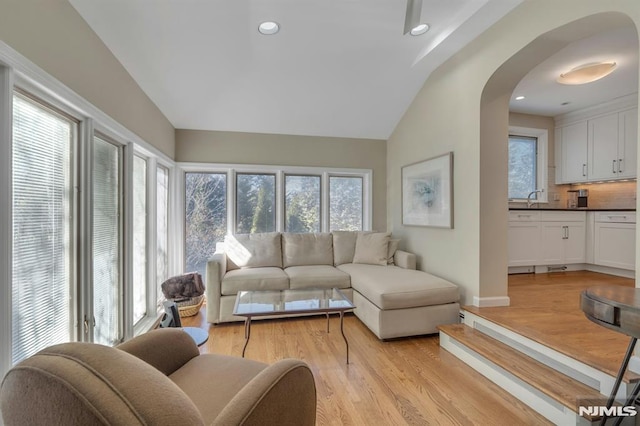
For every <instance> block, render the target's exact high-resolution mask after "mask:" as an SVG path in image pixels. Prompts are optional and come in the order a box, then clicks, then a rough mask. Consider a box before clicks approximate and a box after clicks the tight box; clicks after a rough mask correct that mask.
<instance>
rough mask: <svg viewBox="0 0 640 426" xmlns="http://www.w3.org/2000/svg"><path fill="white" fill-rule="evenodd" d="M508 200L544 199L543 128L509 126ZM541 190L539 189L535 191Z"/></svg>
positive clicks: (545, 176)
mask: <svg viewBox="0 0 640 426" xmlns="http://www.w3.org/2000/svg"><path fill="white" fill-rule="evenodd" d="M509 132H510V133H509V195H508V196H509V201H524V200H527V197H528V196H529V194H531V197H530V199H531V200H535V201H536V202H546V201H547V140H548V135H547V134H548V132H547V130H546V129H532V128H523V127H511V128H510V129H509ZM536 191H542V192H536Z"/></svg>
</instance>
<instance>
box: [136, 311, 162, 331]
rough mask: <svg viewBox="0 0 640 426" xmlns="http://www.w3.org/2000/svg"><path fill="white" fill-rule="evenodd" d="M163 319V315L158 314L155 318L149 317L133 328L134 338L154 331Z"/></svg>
mask: <svg viewBox="0 0 640 426" xmlns="http://www.w3.org/2000/svg"><path fill="white" fill-rule="evenodd" d="M161 319H162V313H156V315H155V316H149V315H147V316H146V317H144V318H143V319H141V320H140V321H138V323H137V324H136V325H135V326H134V327H133V336H134V337H137V336H140V335H141V334H144V333H146V332H148V331H150V330H153V329H154V328H156V327H157V326H158V324H159V323H160V320H161Z"/></svg>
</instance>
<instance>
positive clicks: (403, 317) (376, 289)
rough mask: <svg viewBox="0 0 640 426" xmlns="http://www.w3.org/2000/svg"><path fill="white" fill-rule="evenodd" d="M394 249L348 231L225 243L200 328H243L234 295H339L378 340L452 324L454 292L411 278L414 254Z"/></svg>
mask: <svg viewBox="0 0 640 426" xmlns="http://www.w3.org/2000/svg"><path fill="white" fill-rule="evenodd" d="M398 242H399V241H398V240H392V239H391V237H390V234H388V233H373V232H348V231H335V232H333V233H315V234H313V233H310V234H293V233H277V232H273V233H263V234H244V235H235V236H228V237H227V238H226V239H225V242H224V244H222V245H221V247H220V248H219V249H218V251H217V252H216V253H215V255H214V256H213V258H212V259H210V260H209V262H208V263H207V271H206V294H207V321H208V322H210V323H213V324H218V323H223V322H230V321H243V320H244V318H242V317H237V316H234V315H233V307H234V304H235V299H236V294H237V293H238V292H239V291H243V290H284V289H302V288H339V289H341V290H342V292H343V293H344V294H345V295H346V296H347V297H348V298H350V299H351V300H352V301H353V303H354V304H355V306H356V309H355V310H354V313H355V315H356V316H357V317H358V318H359V319H360V320H361V321H362V322H363V323H364V324H365V325H366V326H367V327H368V328H369V329H371V331H373V333H375V335H376V336H378V338H380V339H390V338H395V337H404V336H413V335H420V334H431V333H436V332H437V329H436V327H437V326H438V325H442V324H451V323H455V322H458V316H459V311H460V305H459V304H458V301H459V298H460V294H459V290H458V287H457V286H455V285H454V284H452V283H451V282H449V281H446V280H444V279H442V278H439V277H436V276H434V275H431V274H429V273H426V272H422V271H417V270H416V258H415V255H414V254H412V253H408V252H406V251H402V250H397V247H398Z"/></svg>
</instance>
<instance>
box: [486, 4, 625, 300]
mask: <svg viewBox="0 0 640 426" xmlns="http://www.w3.org/2000/svg"><path fill="white" fill-rule="evenodd" d="M632 25H634V22H633V20H632V19H630V18H629V17H628V16H627V15H625V14H623V13H620V12H604V13H599V14H594V15H590V16H587V17H583V18H580V19H577V20H575V21H572V22H570V23H567V24H565V25H563V26H561V27H558V28H556V29H553V30H551V31H548V32H546V33H544V34H541V35H540V36H538V37H537V38H535V39H534V40H533V41H531V42H530V43H529V44H527V45H526V46H524V47H523V48H522V49H521V50H520V51H518V52H517V53H515V54H514V55H512V56H511V57H510V58H509V59H508V60H506V61H505V62H504V63H503V64H502V65H500V66H499V67H498V68H497V69H496V71H495V72H494V73H493V75H492V76H491V77H490V78H489V80H488V81H487V83H486V85H485V86H484V88H483V91H482V96H481V107H480V250H479V255H480V280H479V297H478V300H479V301H482V300H489V303H487V305H488V304H493V305H508V304H509V299H508V296H507V264H506V256H504V254H505V253H506V244H507V243H506V232H507V231H506V230H507V223H506V215H505V214H504V213H500V214H497V213H496V211H497V209H500V208H501V209H502V211H503V212H504V206H505V205H506V204H507V201H508V200H507V193H508V189H507V178H506V176H507V172H508V165H507V164H508V129H509V101H510V99H511V98H512V93H513V90H514V89H515V87H516V86H517V85H518V83H519V82H520V81H521V80H522V78H523V77H524V76H525V75H526V74H527V73H528V72H529V71H530V70H532V69H533V68H534V67H535V66H536V65H538V64H539V63H541V62H542V61H544V60H545V59H547V58H549V57H550V56H551V55H553V54H554V53H556V52H558V51H560V50H561V49H563V48H564V47H566V46H567V45H569V44H570V43H572V42H575V41H577V40H581V39H584V38H586V37H590V36H593V35H595V34H598V33H601V32H603V31H608V30H612V29H614V28H620V27H624V26H632ZM636 35H637V28H636ZM636 96H637V95H636ZM483 200H491V202H490V203H489V202H487V203H483ZM498 204H499V206H500V207H497V206H498ZM636 245H637V243H636ZM496 248H501V253H502V259H497V256H496V255H495V253H496ZM474 304H475V303H474ZM480 305H481V303H480Z"/></svg>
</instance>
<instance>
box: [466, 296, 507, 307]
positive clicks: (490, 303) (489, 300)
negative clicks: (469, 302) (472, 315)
mask: <svg viewBox="0 0 640 426" xmlns="http://www.w3.org/2000/svg"><path fill="white" fill-rule="evenodd" d="M510 304H511V299H510V298H509V296H499V297H478V296H473V306H477V307H478V308H493V307H496V306H509V305H510Z"/></svg>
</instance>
